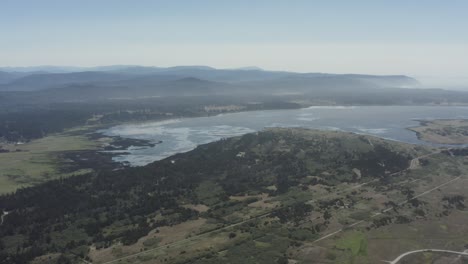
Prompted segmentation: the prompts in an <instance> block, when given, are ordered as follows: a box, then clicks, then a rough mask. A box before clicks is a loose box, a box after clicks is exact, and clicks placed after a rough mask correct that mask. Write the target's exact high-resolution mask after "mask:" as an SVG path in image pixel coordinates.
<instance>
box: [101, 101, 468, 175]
mask: <svg viewBox="0 0 468 264" xmlns="http://www.w3.org/2000/svg"><path fill="white" fill-rule="evenodd" d="M455 118H457V119H468V107H461V106H460V107H459V106H352V107H345V106H315V107H309V108H303V109H294V110H267V111H251V112H240V113H231V114H222V115H218V116H211V117H198V118H187V119H177V120H168V121H162V122H148V123H140V124H129V125H128V124H127V125H119V126H115V127H112V128H109V129H105V130H101V131H100V132H102V133H103V134H105V135H108V136H122V137H126V138H134V139H145V140H150V141H151V142H154V143H157V142H159V141H162V143H161V144H157V145H155V146H154V147H130V148H129V149H127V150H124V151H120V152H122V153H123V154H122V155H118V156H116V157H115V158H114V160H116V161H119V162H129V163H130V164H131V165H132V166H142V165H146V164H148V163H151V162H153V161H156V160H161V159H164V158H167V157H169V156H171V155H173V154H176V153H180V152H186V151H190V150H192V149H194V148H195V147H196V146H197V145H200V144H205V143H209V142H213V141H217V140H219V139H221V138H227V137H233V136H239V135H243V134H246V133H251V132H255V131H260V130H262V129H264V128H267V127H304V128H315V129H324V130H342V131H349V132H354V133H362V134H368V135H374V136H379V137H382V138H387V139H393V140H397V141H403V142H408V143H415V144H429V143H427V142H424V141H421V140H419V139H418V138H417V136H416V134H415V133H414V132H412V131H410V130H408V129H407V128H408V127H412V126H417V125H418V124H419V122H418V121H417V120H420V119H455ZM117 152H119V151H117ZM125 152H126V153H125Z"/></svg>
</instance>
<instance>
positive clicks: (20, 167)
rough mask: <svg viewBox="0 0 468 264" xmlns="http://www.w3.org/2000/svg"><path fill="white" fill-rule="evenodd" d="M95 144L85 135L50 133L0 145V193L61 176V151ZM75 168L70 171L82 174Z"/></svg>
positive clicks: (92, 147)
mask: <svg viewBox="0 0 468 264" xmlns="http://www.w3.org/2000/svg"><path fill="white" fill-rule="evenodd" d="M97 146H98V145H97V143H95V142H92V141H90V140H89V139H88V138H86V137H85V136H79V135H66V134H59V135H51V136H47V137H44V138H41V139H37V140H33V141H31V142H28V143H25V144H21V145H11V144H10V145H3V148H4V149H7V150H9V151H10V152H7V153H0V168H1V170H0V194H1V193H8V192H13V191H15V190H16V189H18V188H21V187H27V186H31V185H34V184H37V183H40V182H43V181H46V180H50V179H54V178H57V177H60V176H69V175H64V174H63V173H60V172H59V161H58V156H57V154H58V153H60V152H65V151H76V150H89V149H96V148H97ZM88 171H89V170H79V171H76V172H73V173H71V174H79V173H86V172H88Z"/></svg>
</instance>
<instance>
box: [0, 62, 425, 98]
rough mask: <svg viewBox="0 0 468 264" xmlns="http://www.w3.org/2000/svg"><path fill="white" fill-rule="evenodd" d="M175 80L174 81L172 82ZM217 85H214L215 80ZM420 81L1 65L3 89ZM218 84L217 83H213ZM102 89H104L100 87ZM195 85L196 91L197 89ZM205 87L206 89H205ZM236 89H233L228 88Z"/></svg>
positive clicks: (277, 87) (286, 88) (255, 88)
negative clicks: (7, 66) (10, 66)
mask: <svg viewBox="0 0 468 264" xmlns="http://www.w3.org/2000/svg"><path fill="white" fill-rule="evenodd" d="M171 81H172V82H173V83H170V82H171ZM215 83H216V84H215ZM418 85H419V83H418V81H416V80H415V79H413V78H411V77H408V76H402V75H392V76H375V75H358V74H325V73H296V72H285V71H265V70H262V69H260V68H258V67H245V68H239V69H215V68H212V67H208V66H176V67H169V68H160V67H144V66H128V65H127V66H125V65H117V66H102V67H93V68H80V67H55V66H39V67H24V68H5V67H4V68H0V91H9V92H17V91H41V90H48V89H54V90H55V91H56V90H57V89H78V88H77V87H84V86H89V87H95V89H101V88H104V87H106V88H105V90H108V89H109V88H108V87H115V86H119V87H127V88H128V89H129V90H131V91H133V92H137V91H139V90H145V91H146V92H149V93H151V90H152V91H153V92H154V95H165V94H176V93H178V92H180V93H183V94H184V93H188V94H200V93H222V94H225V93H238V92H260V93H272V92H302V93H303V92H306V93H307V92H313V91H314V90H316V89H358V88H359V89H363V88H388V87H396V88H401V87H417V86H418ZM215 86H216V87H215ZM97 87H101V88H97ZM195 87H196V89H195ZM202 88H203V89H202ZM230 89H232V90H230Z"/></svg>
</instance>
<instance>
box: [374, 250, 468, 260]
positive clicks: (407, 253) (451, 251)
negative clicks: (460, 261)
mask: <svg viewBox="0 0 468 264" xmlns="http://www.w3.org/2000/svg"><path fill="white" fill-rule="evenodd" d="M423 252H441V253H450V254H457V255H459V256H468V253H467V252H466V250H465V251H463V252H458V251H453V250H445V249H418V250H413V251H408V252H405V253H403V254H401V255H400V256H398V257H397V258H396V259H394V260H392V261H386V260H382V261H383V262H387V263H390V264H397V263H398V261H400V260H401V259H402V258H404V257H406V256H408V255H411V254H415V253H423Z"/></svg>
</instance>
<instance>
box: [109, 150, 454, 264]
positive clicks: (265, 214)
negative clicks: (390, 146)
mask: <svg viewBox="0 0 468 264" xmlns="http://www.w3.org/2000/svg"><path fill="white" fill-rule="evenodd" d="M440 151H441V150H438V151H435V152H431V153H429V154H425V155H421V156H418V157H415V158H413V159H412V160H411V161H410V163H409V165H408V167H407V168H405V169H403V170H401V171H397V172H394V173H391V174H389V175H390V176H392V175H396V174H399V173H403V172H405V171H407V170H411V169H415V168H416V167H417V166H418V165H419V162H417V161H418V160H419V159H420V158H424V157H428V156H431V155H434V154H438V153H440ZM415 162H416V165H413V164H414V163H415ZM379 180H380V179H373V180H371V181H368V182H365V183H361V184H359V185H356V186H353V187H350V188H347V189H345V190H344V191H347V190H354V189H358V188H361V187H363V186H365V185H368V184H370V183H373V182H376V181H379ZM445 184H447V183H445ZM445 184H442V185H445ZM437 188H438V187H437ZM419 196H421V195H419ZM419 196H417V197H419ZM322 198H323V197H322ZM414 198H416V197H414ZM414 198H413V199H414ZM410 200H411V199H410ZM406 202H408V201H406ZM275 210H277V209H275ZM275 210H273V211H270V212H266V213H264V214H261V215H258V216H255V217H252V218H250V219H247V220H243V221H240V222H237V223H234V224H231V225H228V226H224V227H220V228H217V229H213V230H211V231H208V232H206V233H203V234H199V235H195V236H192V237H190V238H185V239H181V240H179V241H175V242H172V243H169V244H165V245H161V246H158V247H155V248H151V249H148V250H144V251H141V252H137V253H134V254H131V255H127V256H124V257H120V258H116V259H114V260H110V261H107V262H103V263H101V264H110V263H116V262H119V261H121V260H125V259H129V258H132V257H136V256H139V255H142V254H145V253H148V252H152V251H156V250H159V249H163V248H170V247H171V246H174V245H178V244H182V243H184V242H188V241H191V240H193V239H196V238H200V237H203V236H207V235H209V234H212V233H215V232H219V231H223V230H227V229H230V228H232V227H236V226H239V225H242V224H244V223H247V222H250V221H254V220H258V219H262V218H265V217H267V216H270V215H271V214H272V213H273V212H274V211H275ZM378 214H379V213H378ZM378 214H375V215H373V216H372V217H375V216H377V215H378ZM362 222H364V220H361V221H358V222H356V223H353V224H351V225H349V226H348V227H353V226H356V225H358V224H361V223H362ZM341 231H343V230H342V229H340V230H337V231H335V232H333V233H331V234H328V235H325V236H323V237H321V238H319V239H317V240H315V241H313V242H312V243H316V242H318V241H320V240H324V239H326V238H329V237H332V236H334V235H336V234H338V233H340V232H341Z"/></svg>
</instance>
